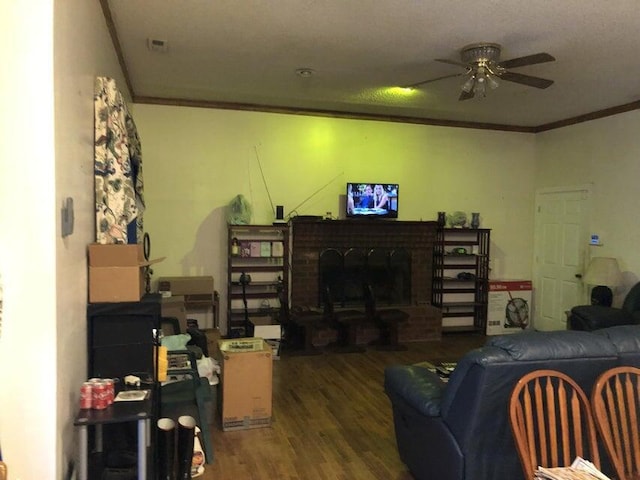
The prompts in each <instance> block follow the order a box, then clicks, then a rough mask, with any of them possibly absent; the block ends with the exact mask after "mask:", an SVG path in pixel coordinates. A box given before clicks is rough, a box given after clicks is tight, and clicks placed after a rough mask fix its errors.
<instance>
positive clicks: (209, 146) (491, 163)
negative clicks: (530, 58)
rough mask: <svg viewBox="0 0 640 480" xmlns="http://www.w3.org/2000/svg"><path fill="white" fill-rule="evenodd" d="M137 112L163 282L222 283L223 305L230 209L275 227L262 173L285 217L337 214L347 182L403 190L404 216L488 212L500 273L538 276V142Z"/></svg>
mask: <svg viewBox="0 0 640 480" xmlns="http://www.w3.org/2000/svg"><path fill="white" fill-rule="evenodd" d="M133 112H134V116H135V119H136V124H137V126H138V130H139V133H140V137H141V140H142V145H143V159H144V181H145V192H146V193H145V196H146V203H147V211H146V213H145V230H146V231H147V232H149V233H150V235H151V239H152V256H153V257H157V256H167V259H166V260H165V261H164V262H162V263H160V264H158V265H156V266H155V267H154V277H155V278H157V277H158V276H162V275H203V274H206V275H213V276H214V278H215V284H216V287H215V288H216V290H218V291H219V292H220V294H221V296H222V298H223V300H224V296H225V294H226V288H225V282H226V280H225V276H226V256H227V253H226V252H227V247H226V217H225V209H226V206H227V204H228V203H229V202H230V201H231V199H232V198H233V197H234V196H235V195H237V194H243V195H244V196H245V197H246V198H247V199H248V200H249V201H250V202H251V204H252V205H253V210H254V212H253V222H252V223H271V222H272V221H273V219H274V215H273V212H272V210H271V206H270V202H269V196H268V194H267V189H266V188H265V184H264V182H263V180H262V174H261V171H260V170H261V167H262V173H263V174H264V178H265V181H266V184H267V185H268V189H269V193H270V195H271V199H272V201H273V204H274V205H284V207H285V214H290V213H291V210H292V209H293V208H295V207H297V206H299V207H298V208H296V212H297V213H298V214H300V215H324V214H325V212H332V214H333V216H336V217H337V216H338V207H339V196H340V195H341V194H344V191H345V185H346V183H347V182H348V181H381V182H397V183H399V184H400V208H399V210H400V218H399V219H400V220H421V219H422V220H435V218H436V213H437V212H438V211H439V210H444V211H447V212H451V211H454V210H462V211H465V212H472V211H478V212H480V213H481V219H482V226H484V227H487V228H491V229H492V246H491V248H492V256H493V261H492V267H493V272H492V276H493V277H494V278H530V275H531V255H532V237H533V226H532V225H533V211H532V210H533V199H534V168H535V165H534V152H535V136H533V135H528V134H518V133H509V132H493V131H484V130H469V129H460V128H446V127H433V126H424V125H409V124H400V123H391V122H373V121H361V120H345V119H332V118H322V117H308V116H295V115H281V114H270V113H259V112H241V111H228V110H213V109H199V108H183V107H166V106H151V105H134V107H133ZM258 158H259V161H258ZM314 194H315V195H314ZM309 197H311V198H309ZM307 199H308V200H307ZM305 200H307V201H306V202H305ZM294 213H295V212H294ZM371 234H372V235H375V225H372V230H371ZM221 307H222V309H221V311H222V312H224V311H225V310H224V302H223V305H221Z"/></svg>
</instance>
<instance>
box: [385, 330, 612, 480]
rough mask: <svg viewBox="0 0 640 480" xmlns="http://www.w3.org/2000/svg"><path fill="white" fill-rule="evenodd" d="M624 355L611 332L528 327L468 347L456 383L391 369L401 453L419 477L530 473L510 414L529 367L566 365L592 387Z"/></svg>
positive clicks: (442, 479) (483, 478)
mask: <svg viewBox="0 0 640 480" xmlns="http://www.w3.org/2000/svg"><path fill="white" fill-rule="evenodd" d="M618 362H619V357H618V352H617V350H616V348H615V346H614V345H613V343H612V342H611V340H610V339H609V338H607V336H605V335H594V334H593V333H589V332H578V331H570V330H564V331H556V332H523V333H518V334H513V335H503V336H498V337H491V338H490V339H489V340H488V341H487V344H486V345H485V346H484V347H482V348H479V349H476V350H473V351H471V352H469V353H467V354H466V355H465V356H464V357H463V358H462V359H461V360H460V361H459V362H458V365H457V367H456V368H455V370H454V371H453V372H452V374H451V377H450V379H449V382H448V383H444V382H443V381H442V380H441V379H440V377H439V376H438V375H437V374H435V373H432V372H430V371H429V370H427V369H426V368H423V367H420V366H416V365H411V366H410V365H403V366H400V365H395V366H389V367H387V368H386V369H385V383H384V387H385V392H386V394H387V396H388V397H389V399H390V400H391V405H392V410H393V420H394V427H395V433H396V441H397V445H398V452H399V454H400V458H401V459H402V461H403V462H404V463H405V464H406V465H407V467H408V468H409V470H410V471H411V473H412V474H413V476H414V477H415V478H416V480H430V479H438V480H523V473H522V467H521V465H520V460H519V458H518V454H517V452H516V448H515V443H514V440H513V435H512V433H511V428H510V425H509V419H508V404H509V397H510V395H511V391H512V390H513V387H514V386H515V384H516V383H517V381H518V380H519V379H520V377H522V376H523V375H524V374H526V373H529V372H531V371H534V370H538V369H553V370H559V371H561V372H563V373H565V374H567V375H569V376H570V377H572V378H573V379H574V380H575V381H576V382H577V383H578V385H580V386H581V387H582V388H583V389H584V390H585V392H587V394H589V393H590V392H591V388H592V385H593V384H594V382H595V380H596V378H597V376H598V375H599V374H600V373H602V372H604V371H605V370H607V369H609V368H612V367H614V366H616V365H617V364H618Z"/></svg>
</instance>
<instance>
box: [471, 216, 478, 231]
mask: <svg viewBox="0 0 640 480" xmlns="http://www.w3.org/2000/svg"><path fill="white" fill-rule="evenodd" d="M479 226H480V214H479V213H472V214H471V228H478V227H479Z"/></svg>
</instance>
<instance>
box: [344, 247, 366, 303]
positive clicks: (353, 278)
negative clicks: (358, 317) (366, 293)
mask: <svg viewBox="0 0 640 480" xmlns="http://www.w3.org/2000/svg"><path fill="white" fill-rule="evenodd" d="M366 269H367V256H366V254H365V252H364V250H362V249H360V248H350V249H348V250H347V251H346V252H344V270H343V282H344V283H343V288H344V290H343V293H344V297H343V300H344V302H345V303H354V302H355V303H359V302H361V301H362V297H363V292H362V284H363V282H364V281H365V279H366V274H367V273H366Z"/></svg>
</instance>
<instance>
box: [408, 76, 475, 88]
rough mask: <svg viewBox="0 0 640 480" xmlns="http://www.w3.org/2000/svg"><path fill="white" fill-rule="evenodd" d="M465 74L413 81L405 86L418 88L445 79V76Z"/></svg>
mask: <svg viewBox="0 0 640 480" xmlns="http://www.w3.org/2000/svg"><path fill="white" fill-rule="evenodd" d="M461 75H463V74H462V73H454V74H453V75H443V76H442V77H436V78H430V79H429V80H423V81H422V82H417V83H413V84H411V85H406V86H404V87H403V88H417V87H421V86H422V85H425V84H427V83H431V82H437V81H438V80H443V79H445V78H452V77H459V76H461Z"/></svg>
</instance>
